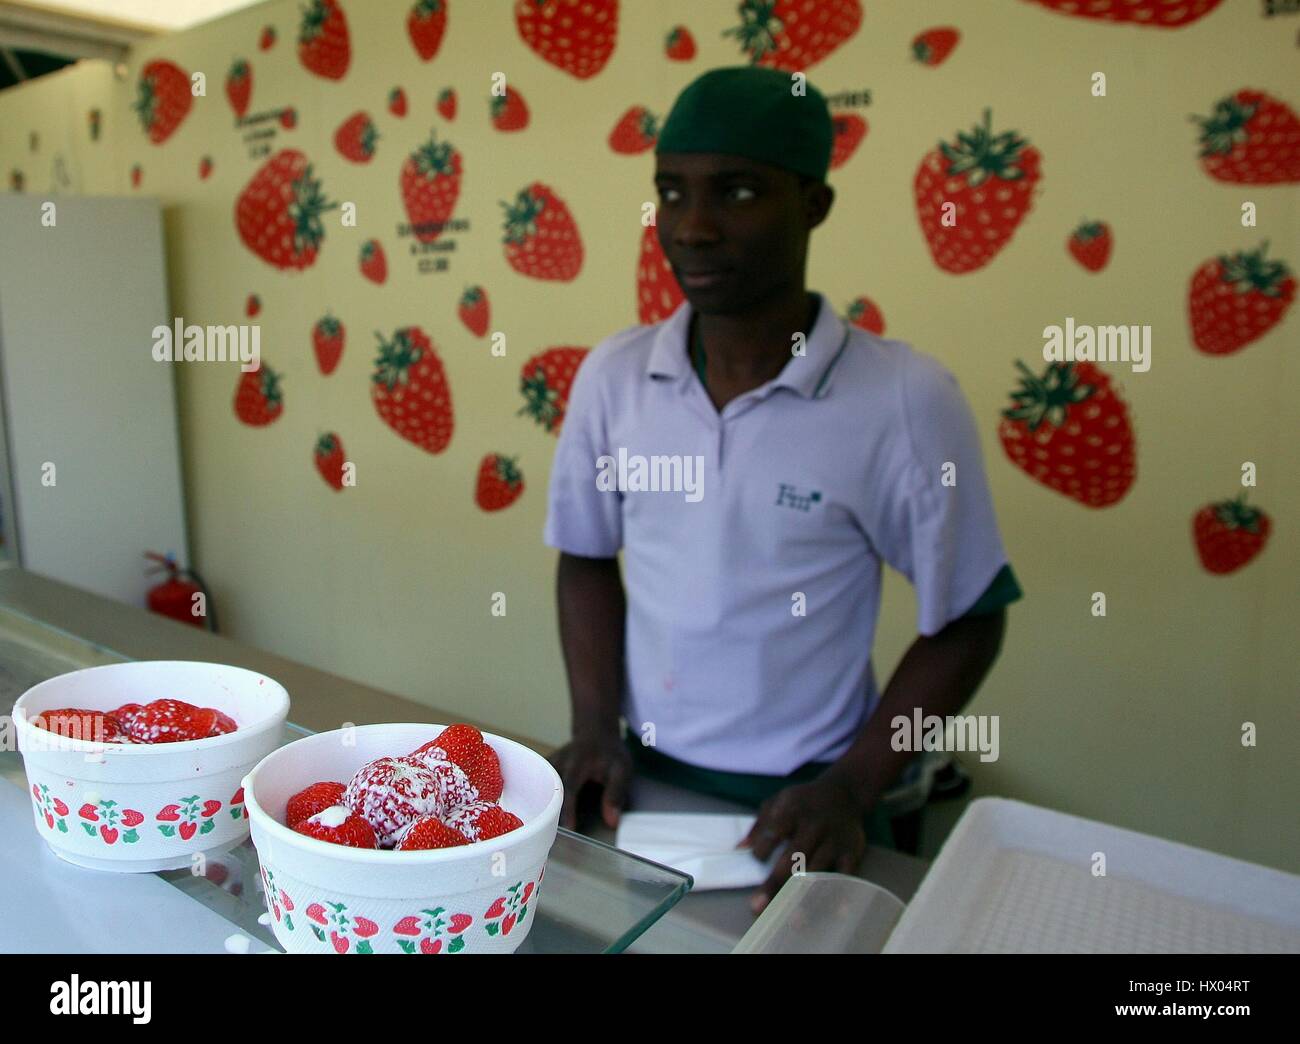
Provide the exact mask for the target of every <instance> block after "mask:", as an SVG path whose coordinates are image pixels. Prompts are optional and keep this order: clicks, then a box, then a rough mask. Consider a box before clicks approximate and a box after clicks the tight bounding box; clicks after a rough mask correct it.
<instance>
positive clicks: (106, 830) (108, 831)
mask: <svg viewBox="0 0 1300 1044" xmlns="http://www.w3.org/2000/svg"><path fill="white" fill-rule="evenodd" d="M188 825H189V826H190V827H191V828H193V826H194V824H192V823H191V824H188ZM99 836H100V837H102V838H103V839H104V843H105V844H109V845H111V844H115V843H116V842H117V838H118V830H117V827H111V826H109V825H108V824H107V823H103V824H101V825H100V828H99ZM186 840H187V841H188V840H189V838H186Z"/></svg>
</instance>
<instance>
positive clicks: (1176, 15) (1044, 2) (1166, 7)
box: [1027, 0, 1223, 29]
mask: <svg viewBox="0 0 1300 1044" xmlns="http://www.w3.org/2000/svg"><path fill="white" fill-rule="evenodd" d="M1027 2H1028V3H1031V4H1038V6H1039V7H1045V8H1047V10H1049V11H1055V12H1057V13H1058V14H1064V15H1070V16H1071V17H1074V18H1086V19H1089V20H1090V21H1099V22H1125V23H1127V24H1129V25H1139V26H1149V27H1151V28H1153V29H1181V28H1182V27H1183V26H1185V25H1191V24H1192V23H1193V22H1195V21H1198V20H1199V19H1201V18H1204V17H1205V16H1206V15H1207V14H1209V13H1210V12H1211V11H1213V10H1214V9H1215V8H1216V7H1218V6H1219V4H1221V3H1222V2H1223V0H1178V2H1176V3H1170V2H1169V0H1088V3H1079V0H1027Z"/></svg>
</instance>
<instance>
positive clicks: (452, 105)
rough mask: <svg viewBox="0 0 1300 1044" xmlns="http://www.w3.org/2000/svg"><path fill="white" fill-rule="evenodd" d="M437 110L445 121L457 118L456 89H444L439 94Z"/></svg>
mask: <svg viewBox="0 0 1300 1044" xmlns="http://www.w3.org/2000/svg"><path fill="white" fill-rule="evenodd" d="M437 109H438V115H439V116H441V117H442V118H443V119H444V120H454V119H455V118H456V88H455V87H444V88H443V89H442V90H440V91H439V92H438V101H437Z"/></svg>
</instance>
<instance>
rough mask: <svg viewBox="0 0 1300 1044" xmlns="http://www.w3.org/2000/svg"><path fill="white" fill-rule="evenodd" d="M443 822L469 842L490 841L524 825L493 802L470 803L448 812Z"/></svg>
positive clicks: (520, 820) (511, 813)
mask: <svg viewBox="0 0 1300 1044" xmlns="http://www.w3.org/2000/svg"><path fill="white" fill-rule="evenodd" d="M443 822H444V823H446V824H447V825H448V826H449V827H452V828H453V829H455V830H457V831H458V832H460V833H461V834H463V835H464V836H465V837H467V838H469V840H470V841H490V840H491V839H492V838H494V837H500V836H501V835H502V834H508V833H510V831H512V830H517V829H518V828H519V827H521V826H523V825H524V823H523V820H522V819H520V818H519V817H518V816H517V815H515V814H514V813H513V812H507V811H506V810H505V809H504V808H502V807H501V806H500V805H498V804H497V803H496V802H495V801H472V802H470V803H469V804H467V805H462V806H461V807H460V808H457V809H453V810H452V811H451V812H448V813H447V814H446V815H445V816H444V817H443Z"/></svg>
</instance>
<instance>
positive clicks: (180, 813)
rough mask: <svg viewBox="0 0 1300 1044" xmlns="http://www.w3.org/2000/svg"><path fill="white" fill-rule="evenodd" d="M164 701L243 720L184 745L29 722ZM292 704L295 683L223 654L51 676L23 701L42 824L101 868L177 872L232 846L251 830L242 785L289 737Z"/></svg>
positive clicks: (21, 724)
mask: <svg viewBox="0 0 1300 1044" xmlns="http://www.w3.org/2000/svg"><path fill="white" fill-rule="evenodd" d="M163 698H170V699H177V700H184V701H185V702H187V703H193V704H195V705H196V706H200V707H215V708H217V709H218V710H220V711H223V712H224V713H226V714H228V715H230V717H232V718H234V719H235V724H236V725H237V726H238V729H237V730H236V731H235V732H232V733H228V734H227V735H225V736H212V737H209V738H208V739H201V740H186V741H182V742H179V743H98V742H93V741H90V740H83V739H66V738H64V737H61V736H56V735H55V734H53V733H51V732H48V731H46V730H44V729H39V728H37V727H36V726H34V725H32V724H31V722H30V721H29V720H28V719H29V718H31V717H35V716H36V715H38V714H40V713H41V712H42V711H49V710H57V709H59V708H62V707H77V708H85V709H88V710H99V711H109V710H114V709H115V708H117V707H120V706H121V705H122V704H124V703H149V702H151V701H152V700H157V699H163ZM288 713H289V694H288V693H287V692H285V690H284V686H282V685H280V684H279V683H278V682H276V681H273V680H272V679H270V678H267V677H265V676H264V675H261V674H258V673H256V672H255V671H248V670H244V669H243V668H241V667H230V666H227V665H225V664H219V663H200V662H195V661H190V660H145V661H140V662H135V663H113V664H108V665H107V666H104V667H89V668H86V669H85V670H80V671H72V672H71V673H69V674H61V675H59V676H58V677H56V678H50V679H49V680H48V681H43V682H41V683H40V684H39V685H35V686H33V687H32V688H30V689H28V690H27V692H25V693H24V694H23V695H22V696H21V697H20V698H19V699H18V702H17V703H15V704H14V728H15V731H16V733H17V736H18V749H19V750H20V751H21V752H22V755H23V768H24V769H25V770H26V772H27V789H28V793H29V794H30V795H31V797H32V801H33V805H34V807H35V814H36V829H37V831H38V832H39V833H40V835H41V836H42V837H43V838H44V839H45V841H46V843H47V844H48V845H49V846H50V848H52V849H53V850H54V852H55V854H56V855H58V856H59V857H60V858H62V859H66V860H67V861H68V862H70V863H76V864H77V865H78V866H84V867H89V868H90V869H92V870H116V871H122V872H127V873H139V872H145V871H155V870H173V869H176V868H178V867H184V866H192V865H193V864H194V862H195V859H194V857H195V855H196V854H197V853H200V852H214V851H221V850H225V849H229V848H232V847H233V846H235V845H237V844H239V843H240V842H241V841H243V840H244V838H246V837H247V836H248V812H247V810H246V809H245V807H244V804H243V799H244V795H243V792H242V786H241V783H242V782H243V779H244V776H245V775H247V773H248V770H249V769H250V768H252V767H253V766H254V765H256V764H257V763H258V761H260V760H261V759H262V758H263V757H265V756H266V755H267V754H269V753H270V752H271V751H272V750H274V749H275V747H276V746H277V744H279V742H280V738H281V731H282V728H283V725H284V721H285V718H286V717H287V716H288Z"/></svg>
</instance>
